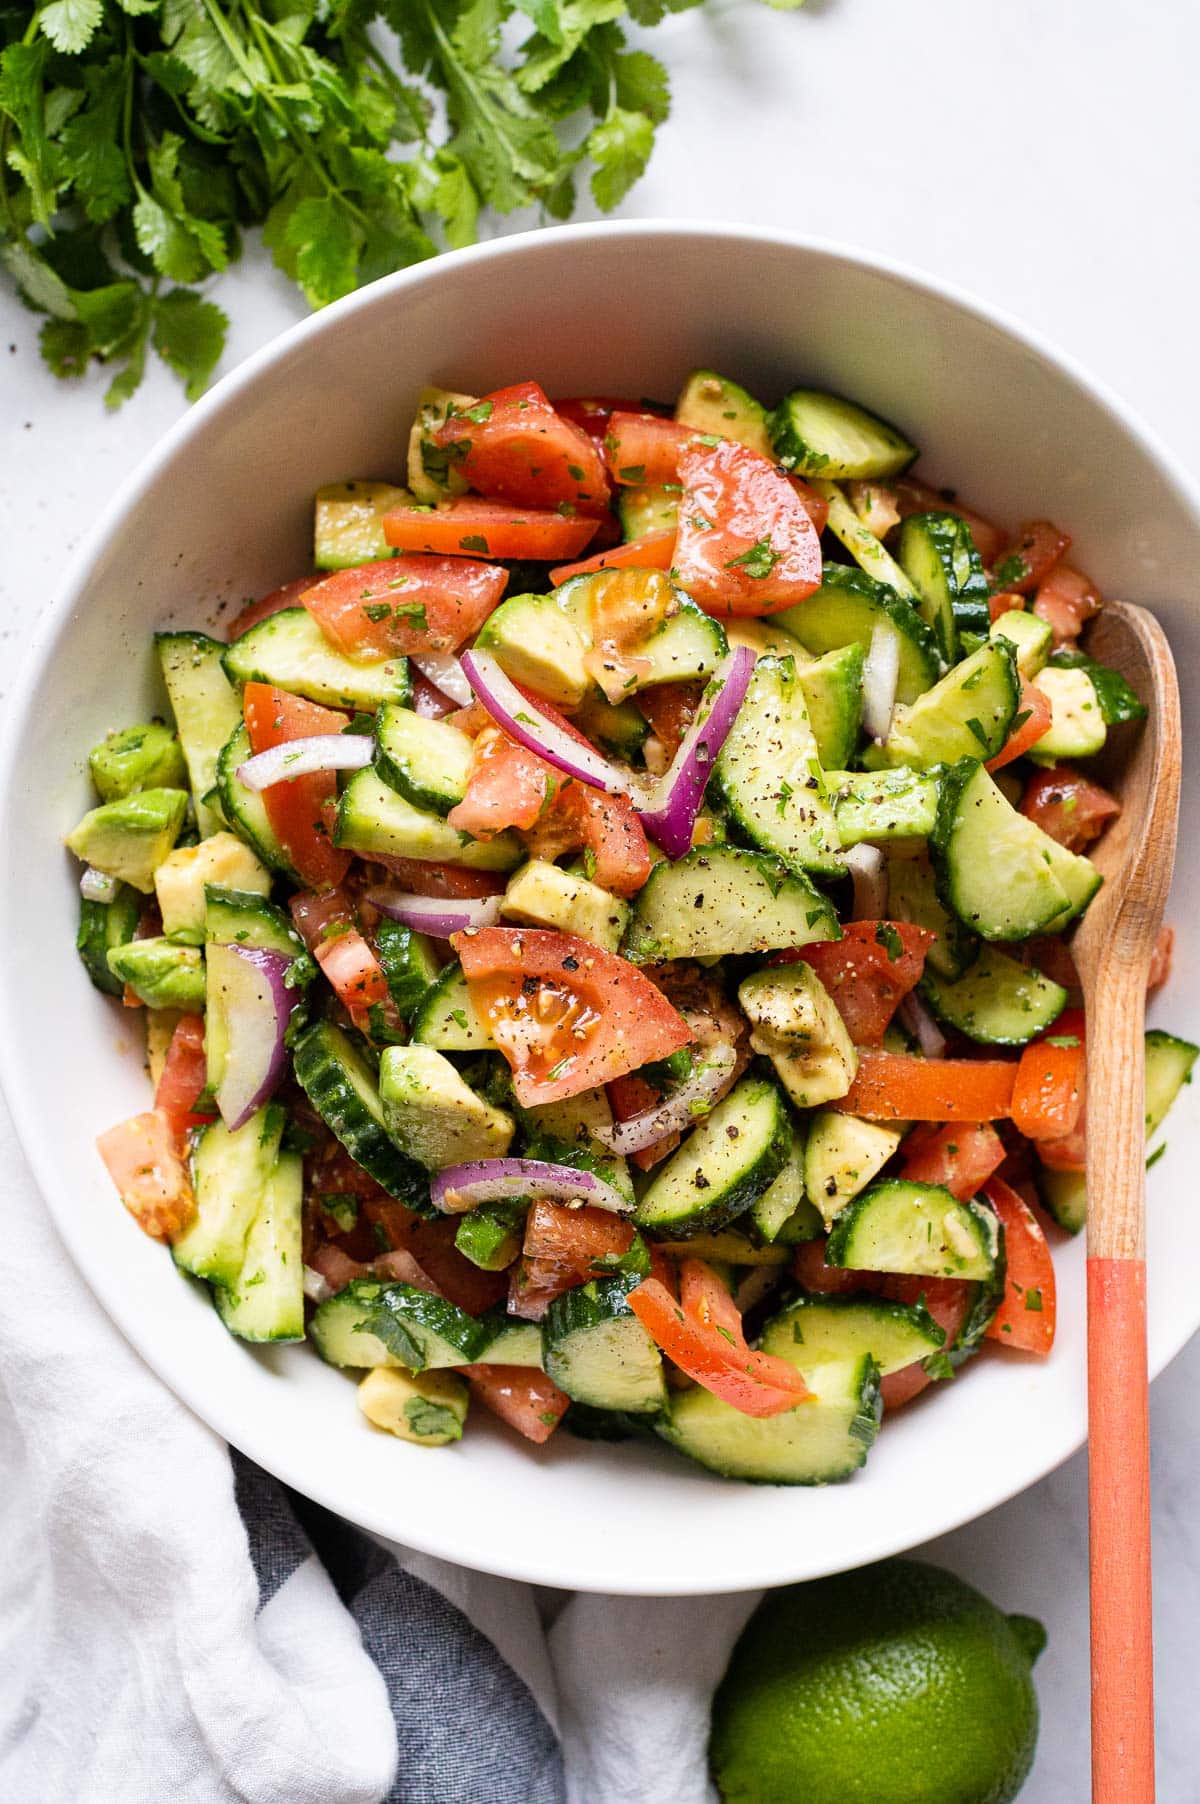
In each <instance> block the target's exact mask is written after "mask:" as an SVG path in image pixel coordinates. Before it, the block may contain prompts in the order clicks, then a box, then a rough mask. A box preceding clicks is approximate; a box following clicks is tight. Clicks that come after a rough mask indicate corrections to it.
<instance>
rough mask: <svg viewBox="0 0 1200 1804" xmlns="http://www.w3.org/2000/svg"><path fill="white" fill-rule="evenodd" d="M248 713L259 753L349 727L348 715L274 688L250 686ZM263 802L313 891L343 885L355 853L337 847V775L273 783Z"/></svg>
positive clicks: (244, 700) (248, 725) (253, 744)
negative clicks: (332, 885) (341, 883)
mask: <svg viewBox="0 0 1200 1804" xmlns="http://www.w3.org/2000/svg"><path fill="white" fill-rule="evenodd" d="M242 709H243V712H244V714H245V717H246V731H247V733H248V734H249V735H250V749H251V750H252V751H254V752H265V751H269V750H270V748H271V747H272V746H274V745H286V744H287V742H288V741H289V740H290V739H308V738H311V737H314V736H315V735H318V734H323V733H340V732H342V730H343V729H344V728H345V725H346V716H345V715H344V714H336V713H335V712H334V711H333V709H332V708H322V707H319V706H318V705H317V703H316V702H309V701H305V700H304V698H303V697H302V696H299V695H289V694H288V692H287V690H286V689H276V688H275V687H274V685H273V684H271V683H247V684H246V687H245V689H244V690H243V691H242ZM262 799H263V807H264V808H265V809H266V812H267V819H268V820H269V821H270V823H271V827H272V830H273V831H274V833H275V834H276V836H277V837H278V839H279V841H280V844H281V845H282V846H283V849H284V851H285V852H286V853H287V855H288V857H289V858H290V859H291V861H292V864H293V865H294V866H295V868H296V871H297V873H298V874H299V876H300V877H301V879H302V880H303V881H304V882H305V883H306V884H308V885H309V886H310V887H311V888H313V889H324V888H326V887H327V886H329V885H331V884H337V883H340V882H341V881H342V879H343V877H344V876H345V875H346V872H347V871H348V870H349V868H350V854H349V852H342V851H339V850H338V848H337V847H336V846H335V845H334V843H333V829H334V825H335V823H336V819H337V779H336V777H335V776H334V774H333V772H332V771H312V772H310V774H309V775H308V776H304V777H288V778H287V779H286V780H285V781H284V782H282V783H272V785H271V787H270V788H269V789H264V790H263V792H262Z"/></svg>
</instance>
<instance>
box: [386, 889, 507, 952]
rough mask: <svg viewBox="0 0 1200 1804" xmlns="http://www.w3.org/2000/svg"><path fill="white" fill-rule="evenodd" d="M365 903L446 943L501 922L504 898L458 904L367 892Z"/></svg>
mask: <svg viewBox="0 0 1200 1804" xmlns="http://www.w3.org/2000/svg"><path fill="white" fill-rule="evenodd" d="M363 899H364V901H366V902H369V903H370V904H371V907H372V908H377V909H378V910H379V912H380V914H381V915H387V916H388V918H389V919H390V920H393V921H401V922H403V924H404V926H405V927H414V928H416V930H417V932H418V933H428V934H431V935H432V936H433V938H434V939H435V940H448V939H449V938H450V935H451V934H452V933H466V932H467V931H468V929H469V928H472V927H491V926H493V925H494V923H495V922H496V921H498V920H499V919H500V908H501V904H502V903H503V901H504V897H503V896H480V897H479V898H478V899H476V898H471V899H469V900H464V901H461V902H448V901H447V900H446V898H445V897H444V896H411V895H409V894H408V892H407V891H406V890H400V889H369V890H367V891H366V893H365V895H364V898H363Z"/></svg>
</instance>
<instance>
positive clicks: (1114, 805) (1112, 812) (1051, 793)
mask: <svg viewBox="0 0 1200 1804" xmlns="http://www.w3.org/2000/svg"><path fill="white" fill-rule="evenodd" d="M1120 812H1121V804H1120V802H1118V800H1117V798H1116V796H1114V795H1110V794H1109V792H1108V790H1107V789H1102V788H1101V787H1100V785H1099V783H1093V782H1092V781H1091V780H1090V778H1088V777H1083V776H1080V774H1079V772H1078V771H1076V770H1072V769H1071V767H1070V766H1069V765H1065V764H1062V765H1060V764H1051V765H1049V766H1048V767H1047V768H1046V769H1045V770H1039V771H1036V772H1035V773H1034V775H1033V776H1032V777H1030V779H1029V781H1028V783H1027V784H1026V785H1025V793H1024V794H1023V795H1022V797H1021V813H1022V814H1023V815H1025V816H1026V818H1027V819H1029V820H1031V821H1033V822H1035V824H1036V825H1037V826H1039V827H1040V828H1041V829H1042V832H1043V833H1048V834H1049V835H1050V837H1051V839H1054V840H1057V841H1058V843H1059V845H1060V846H1065V847H1066V848H1067V850H1068V852H1082V851H1083V849H1084V847H1085V846H1090V845H1091V843H1092V841H1093V840H1094V839H1099V837H1100V835H1101V834H1102V833H1103V831H1104V829H1105V828H1106V827H1107V826H1108V823H1109V822H1110V821H1113V820H1116V818H1117V816H1118V815H1119V814H1120Z"/></svg>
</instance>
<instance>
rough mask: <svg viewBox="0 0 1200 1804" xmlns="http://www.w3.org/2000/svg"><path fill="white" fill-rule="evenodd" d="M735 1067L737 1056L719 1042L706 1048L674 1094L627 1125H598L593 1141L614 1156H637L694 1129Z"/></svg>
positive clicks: (730, 1047) (626, 1122) (624, 1122)
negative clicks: (673, 1136)
mask: <svg viewBox="0 0 1200 1804" xmlns="http://www.w3.org/2000/svg"><path fill="white" fill-rule="evenodd" d="M736 1064H737V1054H736V1053H735V1052H734V1050H733V1047H732V1046H726V1045H725V1044H724V1042H720V1043H718V1044H717V1045H715V1046H710V1047H708V1048H706V1050H705V1051H704V1052H702V1053H701V1054H700V1055H699V1057H698V1058H697V1059H696V1062H695V1064H694V1065H693V1066H692V1070H691V1074H690V1076H688V1077H687V1078H685V1079H684V1081H683V1083H682V1084H680V1086H679V1088H678V1089H677V1090H673V1091H672V1092H671V1094H670V1095H669V1096H664V1097H663V1099H662V1101H661V1102H657V1103H655V1104H654V1105H653V1106H652V1107H651V1108H649V1109H643V1110H642V1112H641V1114H640V1115H631V1116H630V1117H629V1119H628V1121H614V1122H613V1123H612V1124H611V1125H609V1124H604V1125H599V1124H598V1125H597V1126H596V1127H595V1129H594V1130H593V1131H594V1133H595V1135H596V1138H597V1140H600V1141H603V1143H604V1145H605V1146H607V1147H610V1148H611V1149H612V1151H613V1152H614V1153H621V1154H625V1153H640V1152H641V1150H642V1148H643V1147H644V1146H653V1145H654V1143H655V1141H656V1140H662V1139H663V1138H664V1137H665V1136H666V1135H667V1134H674V1133H678V1132H679V1131H680V1130H681V1129H683V1128H690V1127H694V1126H695V1124H696V1122H697V1121H698V1120H700V1119H701V1118H702V1117H703V1116H704V1115H706V1114H707V1113H708V1107H709V1104H710V1103H711V1100H712V1098H713V1097H714V1096H715V1095H716V1094H717V1092H718V1091H719V1090H720V1088H721V1086H722V1085H723V1084H724V1083H725V1082H726V1080H727V1079H728V1077H729V1074H730V1072H731V1071H732V1070H733V1068H734V1066H735V1065H736Z"/></svg>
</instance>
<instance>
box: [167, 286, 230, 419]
mask: <svg viewBox="0 0 1200 1804" xmlns="http://www.w3.org/2000/svg"><path fill="white" fill-rule="evenodd" d="M228 329H229V321H228V319H227V317H226V316H225V314H224V313H222V311H221V309H220V308H219V307H218V306H217V305H216V304H215V303H214V302H213V301H206V300H203V299H202V298H201V297H200V295H198V294H197V293H196V292H195V291H194V289H190V288H173V289H172V290H171V292H170V293H169V294H164V295H162V296H160V297H159V298H158V299H157V300H156V301H155V303H154V348H155V350H156V351H157V352H158V354H159V356H160V357H161V358H162V360H163V362H164V363H166V364H169V365H170V367H171V369H173V370H174V371H175V374H176V375H177V376H182V378H183V381H184V388H185V391H186V394H187V398H188V400H189V401H195V400H197V399H198V398H199V397H200V396H201V395H202V394H203V393H204V390H205V389H206V388H207V386H208V380H209V377H210V376H211V375H212V373H213V370H214V369H215V368H216V366H217V363H218V362H219V360H220V356H221V352H222V351H223V350H224V349H225V334H226V332H227V331H228Z"/></svg>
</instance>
